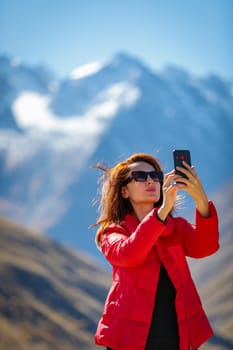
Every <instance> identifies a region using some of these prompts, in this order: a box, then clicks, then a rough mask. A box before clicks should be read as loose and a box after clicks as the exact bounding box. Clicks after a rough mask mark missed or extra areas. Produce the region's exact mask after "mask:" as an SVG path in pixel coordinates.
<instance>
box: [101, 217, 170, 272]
mask: <svg viewBox="0 0 233 350" xmlns="http://www.w3.org/2000/svg"><path fill="white" fill-rule="evenodd" d="M173 225H174V223H173V221H172V219H171V218H170V217H168V218H167V221H166V223H162V222H161V221H159V220H158V218H157V217H156V216H155V210H153V211H152V212H150V213H149V214H148V215H147V216H146V217H145V218H144V219H143V220H142V221H141V222H140V224H139V225H138V226H137V228H136V230H135V231H134V232H133V233H132V234H131V235H130V236H129V234H128V232H127V231H126V229H125V228H124V227H123V226H120V225H115V224H113V225H110V226H109V227H107V228H106V229H105V231H104V233H103V236H102V241H101V249H102V252H103V254H104V255H105V257H106V259H107V260H108V261H109V262H110V263H111V264H112V265H116V266H122V267H133V266H136V265H138V264H140V263H142V262H143V261H144V259H145V258H146V256H147V254H148V253H149V251H150V250H151V248H152V247H153V245H154V244H155V242H156V241H157V240H158V238H159V237H160V236H165V235H168V234H169V233H171V232H172V229H173Z"/></svg>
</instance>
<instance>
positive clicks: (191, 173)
mask: <svg viewBox="0 0 233 350" xmlns="http://www.w3.org/2000/svg"><path fill="white" fill-rule="evenodd" d="M183 165H184V166H185V168H182V167H177V170H179V171H180V172H181V173H183V174H184V175H186V176H187V179H186V178H184V177H182V176H179V175H175V176H174V181H175V182H176V185H177V189H179V190H184V191H186V192H187V193H188V194H189V195H190V196H191V197H192V198H193V199H194V201H195V202H196V207H197V210H198V211H199V212H200V214H201V215H202V216H204V217H208V216H209V203H208V198H207V195H206V193H205V191H204V188H203V186H202V183H201V180H200V177H199V176H198V174H197V173H196V171H195V168H194V167H193V166H192V167H191V166H190V165H189V164H187V163H186V162H183Z"/></svg>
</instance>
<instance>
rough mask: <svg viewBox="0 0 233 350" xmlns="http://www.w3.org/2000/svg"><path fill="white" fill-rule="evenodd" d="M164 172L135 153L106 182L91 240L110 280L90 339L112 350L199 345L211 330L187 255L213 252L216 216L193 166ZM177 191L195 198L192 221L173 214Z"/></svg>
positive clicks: (169, 349) (164, 349) (107, 175)
mask: <svg viewBox="0 0 233 350" xmlns="http://www.w3.org/2000/svg"><path fill="white" fill-rule="evenodd" d="M183 165H184V167H185V168H179V167H178V168H177V170H180V171H181V172H182V173H183V174H184V175H186V177H187V178H183V177H181V176H178V175H176V174H175V171H174V170H173V171H172V172H170V173H168V174H166V175H165V176H163V172H162V169H161V167H160V165H159V163H158V161H157V160H156V159H155V158H154V157H153V156H151V155H148V154H144V153H138V154H133V155H132V156H131V157H129V158H128V159H126V160H125V161H123V162H120V163H119V164H117V165H116V166H115V167H113V168H112V169H109V170H107V169H104V168H102V167H101V166H96V167H97V168H100V169H101V170H104V171H105V177H104V180H105V181H104V183H103V188H102V197H101V203H100V216H99V219H98V221H97V224H99V225H100V228H99V230H98V231H97V235H96V241H97V244H98V246H99V248H100V249H101V251H102V252H103V254H104V255H105V257H106V259H107V260H108V261H109V262H110V264H111V265H112V272H113V274H112V276H113V283H112V287H111V289H110V291H109V294H108V296H107V300H106V303H105V307H104V311H103V315H102V317H101V320H100V321H99V324H98V328H97V332H96V335H95V342H96V344H98V345H102V346H105V347H106V348H107V349H109V350H111V349H113V350H178V349H180V350H188V349H197V348H198V347H199V346H200V345H201V344H202V343H203V342H205V341H206V340H207V339H208V338H209V337H210V336H212V335H213V332H212V329H211V327H210V325H209V322H208V319H207V317H206V315H205V313H204V310H203V308H202V305H201V301H200V298H199V296H198V293H197V291H196V288H195V286H194V283H193V280H192V278H191V275H190V271H189V267H188V264H187V262H186V258H185V256H190V257H193V258H202V257H205V256H208V255H210V254H213V253H214V252H216V251H217V249H218V247H219V244H218V219H217V213H216V210H215V208H214V205H213V203H212V202H211V201H208V199H207V196H206V193H205V191H204V189H203V187H202V184H201V181H200V179H199V177H198V175H197V174H196V172H195V169H194V167H190V166H189V165H188V164H187V163H185V162H184V163H183ZM177 190H184V191H186V192H187V193H188V194H189V195H190V196H191V197H192V198H193V199H194V201H195V203H196V225H191V224H190V223H188V222H187V221H186V220H185V219H184V218H181V217H173V216H172V211H173V209H174V205H175V202H176V198H177Z"/></svg>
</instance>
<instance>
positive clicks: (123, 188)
mask: <svg viewBox="0 0 233 350" xmlns="http://www.w3.org/2000/svg"><path fill="white" fill-rule="evenodd" d="M121 195H122V197H123V198H128V197H129V194H128V189H127V187H126V186H123V187H122V188H121Z"/></svg>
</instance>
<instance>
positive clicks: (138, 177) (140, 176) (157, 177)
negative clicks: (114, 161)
mask: <svg viewBox="0 0 233 350" xmlns="http://www.w3.org/2000/svg"><path fill="white" fill-rule="evenodd" d="M148 175H149V176H150V178H151V180H152V181H154V182H160V183H162V182H163V172H162V171H156V170H152V171H142V170H138V171H132V173H131V175H130V176H129V177H128V178H127V179H126V180H125V183H124V184H125V185H127V184H128V183H129V182H130V181H132V180H134V181H136V182H146V181H147V179H148Z"/></svg>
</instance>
